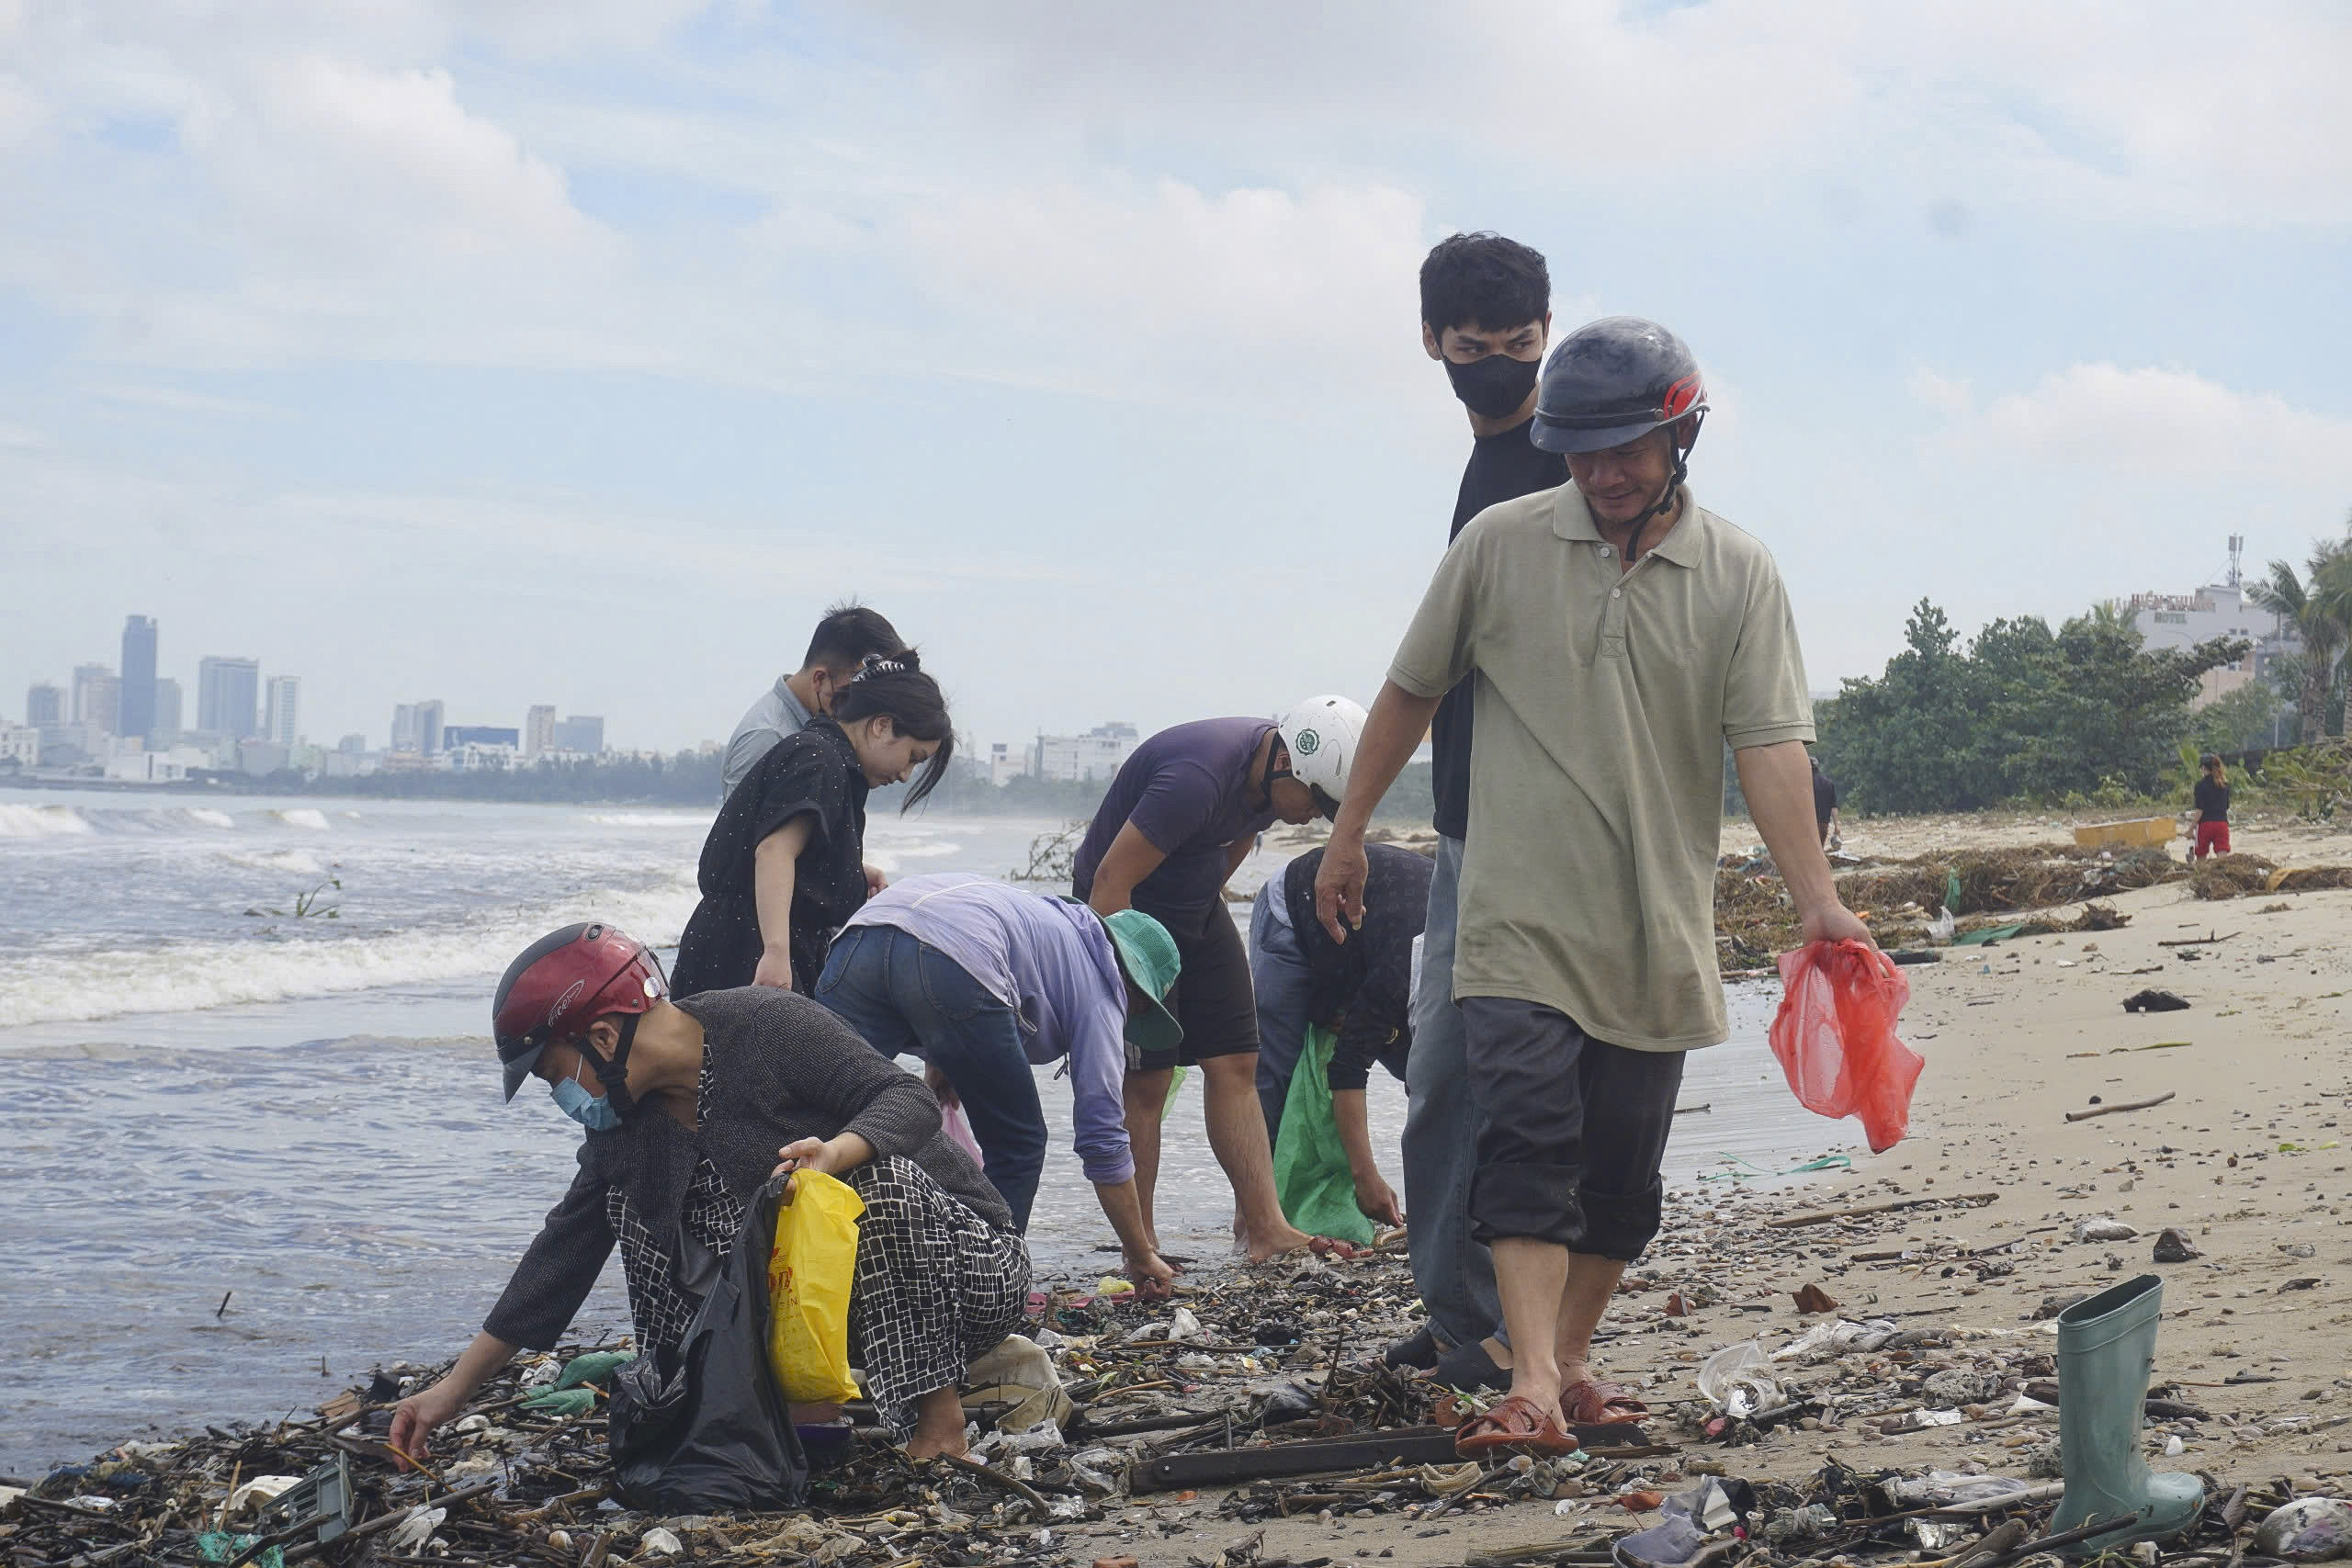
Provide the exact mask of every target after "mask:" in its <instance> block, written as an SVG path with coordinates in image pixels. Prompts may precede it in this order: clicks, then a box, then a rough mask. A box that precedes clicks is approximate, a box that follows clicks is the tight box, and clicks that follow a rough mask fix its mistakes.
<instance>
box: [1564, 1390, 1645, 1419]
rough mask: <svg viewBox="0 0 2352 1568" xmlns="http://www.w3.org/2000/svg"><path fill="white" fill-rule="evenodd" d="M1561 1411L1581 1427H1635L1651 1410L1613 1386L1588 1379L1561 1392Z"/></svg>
mask: <svg viewBox="0 0 2352 1568" xmlns="http://www.w3.org/2000/svg"><path fill="white" fill-rule="evenodd" d="M1560 1410H1561V1413H1562V1414H1563V1415H1565V1416H1567V1418H1568V1420H1569V1422H1570V1423H1571V1424H1572V1425H1575V1426H1578V1427H1634V1426H1638V1425H1640V1423H1641V1419H1642V1417H1643V1416H1646V1415H1648V1414H1649V1413H1650V1407H1649V1406H1648V1405H1646V1404H1643V1403H1642V1402H1641V1401H1640V1400H1638V1399H1635V1398H1634V1396H1633V1394H1632V1393H1629V1392H1628V1391H1626V1390H1624V1389H1622V1388H1620V1387H1618V1386H1617V1385H1616V1384H1615V1383H1613V1382H1594V1381H1593V1380H1592V1379H1590V1378H1586V1379H1585V1380H1583V1381H1582V1382H1572V1383H1570V1384H1569V1385H1568V1386H1567V1387H1566V1388H1564V1389H1562V1390H1561V1391H1560Z"/></svg>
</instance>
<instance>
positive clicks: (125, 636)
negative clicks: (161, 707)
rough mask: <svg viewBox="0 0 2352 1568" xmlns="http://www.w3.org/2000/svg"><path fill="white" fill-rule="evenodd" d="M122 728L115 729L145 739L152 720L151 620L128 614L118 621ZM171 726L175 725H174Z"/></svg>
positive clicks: (148, 617)
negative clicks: (120, 648)
mask: <svg viewBox="0 0 2352 1568" xmlns="http://www.w3.org/2000/svg"><path fill="white" fill-rule="evenodd" d="M121 717H122V728H121V729H120V730H119V731H118V732H117V733H119V734H122V735H135V736H138V737H140V738H141V739H145V737H146V736H147V734H148V732H149V731H150V730H153V729H156V728H161V727H160V726H158V725H157V724H156V722H155V622H154V619H153V617H152V616H148V615H130V616H127V617H125V618H124V620H123V623H122V714H121ZM174 728H177V726H175V727H174Z"/></svg>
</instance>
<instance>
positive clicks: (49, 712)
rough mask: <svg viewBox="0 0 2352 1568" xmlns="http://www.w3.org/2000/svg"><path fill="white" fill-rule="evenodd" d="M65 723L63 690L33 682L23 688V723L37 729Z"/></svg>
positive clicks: (44, 682) (40, 682)
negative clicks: (47, 725) (46, 725)
mask: <svg viewBox="0 0 2352 1568" xmlns="http://www.w3.org/2000/svg"><path fill="white" fill-rule="evenodd" d="M64 722H65V689H64V688H63V687H62V686H52V685H51V684H50V683H49V682H46V681H35V682H33V683H32V684H31V685H29V686H28V687H26V688H25V723H26V724H27V726H28V727H29V728H35V729H38V728H40V727H41V726H42V725H44V724H63V723H64Z"/></svg>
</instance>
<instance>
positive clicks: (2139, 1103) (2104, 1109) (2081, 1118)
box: [2066, 1089, 2172, 1122]
mask: <svg viewBox="0 0 2352 1568" xmlns="http://www.w3.org/2000/svg"><path fill="white" fill-rule="evenodd" d="M2171 1098H2172V1092H2171V1091H2170V1090H2169V1089H2167V1090H2166V1091H2165V1092H2164V1093H2163V1094H2160V1095H2158V1096H2156V1097H2155V1098H2154V1100H2122V1101H2120V1102H2119V1103H2117V1104H2114V1105H2093V1106H2088V1107H2086V1108H2085V1109H2083V1110H2081V1111H2068V1112H2066V1120H2067V1121H2069V1122H2087V1121H2089V1120H2090V1119H2091V1118H2092V1117H2094V1116H2112V1115H2114V1114H2115V1113H2116V1112H2117V1111H2145V1110H2146V1109H2148V1107H2150V1106H2151V1105H2162V1104H2163V1103H2164V1102H2165V1100H2170V1099H2171Z"/></svg>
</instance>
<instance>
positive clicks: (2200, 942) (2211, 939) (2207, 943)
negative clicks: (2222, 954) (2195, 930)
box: [2156, 931, 2242, 947]
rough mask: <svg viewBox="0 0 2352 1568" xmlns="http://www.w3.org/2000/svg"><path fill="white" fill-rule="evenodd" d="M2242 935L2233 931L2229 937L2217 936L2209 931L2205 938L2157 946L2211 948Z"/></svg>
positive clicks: (2182, 939)
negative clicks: (2215, 944) (2216, 943)
mask: <svg viewBox="0 0 2352 1568" xmlns="http://www.w3.org/2000/svg"><path fill="white" fill-rule="evenodd" d="M2240 934H2242V933H2240V932H2238V931H2232V932H2231V933H2230V934H2229V936H2215V935H2214V934H2213V933H2212V932H2211V931H2207V932H2206V933H2205V934H2204V935H2203V936H2185V937H2181V938H2179V939H2178V940H2177V941H2174V942H2158V943H2156V945H2157V946H2158V947H2211V946H2212V945H2213V944H2214V943H2215V942H2228V941H2230V940H2231V939H2232V938H2233V937H2236V936H2238V935H2240Z"/></svg>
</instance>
